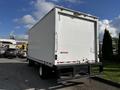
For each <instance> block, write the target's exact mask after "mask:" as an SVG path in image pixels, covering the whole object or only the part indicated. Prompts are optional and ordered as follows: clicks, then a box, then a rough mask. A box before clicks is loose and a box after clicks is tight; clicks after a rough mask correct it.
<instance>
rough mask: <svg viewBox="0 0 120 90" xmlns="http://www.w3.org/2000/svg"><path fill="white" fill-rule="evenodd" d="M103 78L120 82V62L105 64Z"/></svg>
mask: <svg viewBox="0 0 120 90" xmlns="http://www.w3.org/2000/svg"><path fill="white" fill-rule="evenodd" d="M103 78H104V79H107V80H111V81H114V82H117V83H120V64H118V63H109V64H106V65H104V71H103Z"/></svg>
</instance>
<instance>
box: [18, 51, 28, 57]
mask: <svg viewBox="0 0 120 90" xmlns="http://www.w3.org/2000/svg"><path fill="white" fill-rule="evenodd" d="M17 56H18V57H19V58H26V57H27V54H26V51H25V50H19V51H18V53H17Z"/></svg>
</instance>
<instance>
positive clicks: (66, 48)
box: [27, 7, 99, 67]
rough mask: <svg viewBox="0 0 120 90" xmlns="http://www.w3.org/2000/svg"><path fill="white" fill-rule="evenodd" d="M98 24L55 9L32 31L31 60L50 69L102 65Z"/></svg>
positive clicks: (87, 16) (75, 13) (88, 17)
mask: <svg viewBox="0 0 120 90" xmlns="http://www.w3.org/2000/svg"><path fill="white" fill-rule="evenodd" d="M97 22H98V19H97V18H96V17H95V16H92V15H90V14H85V13H81V12H76V11H73V10H69V9H66V8H61V7H55V8H54V9H52V10H51V11H50V12H49V13H48V14H46V15H45V16H44V17H43V18H42V19H41V20H40V21H39V22H38V23H37V24H36V25H34V26H33V27H32V28H31V29H30V30H29V41H28V56H27V57H28V59H29V60H33V61H35V62H38V63H40V64H44V65H46V66H49V67H53V66H56V67H57V66H58V67H59V66H72V65H81V64H82V65H83V64H88V63H89V64H94V63H99V59H98V45H99V44H98V35H97Z"/></svg>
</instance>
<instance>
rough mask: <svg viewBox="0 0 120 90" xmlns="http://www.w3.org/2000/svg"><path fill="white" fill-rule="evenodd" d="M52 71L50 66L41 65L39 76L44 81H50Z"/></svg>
mask: <svg viewBox="0 0 120 90" xmlns="http://www.w3.org/2000/svg"><path fill="white" fill-rule="evenodd" d="M51 72H52V71H51V69H50V68H49V67H48V66H45V65H40V66H39V76H40V77H41V78H42V79H48V78H50V76H51Z"/></svg>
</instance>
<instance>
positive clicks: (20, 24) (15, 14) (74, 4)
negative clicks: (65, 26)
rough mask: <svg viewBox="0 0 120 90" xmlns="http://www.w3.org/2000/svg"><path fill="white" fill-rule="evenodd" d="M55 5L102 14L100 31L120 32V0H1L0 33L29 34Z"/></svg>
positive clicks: (114, 34)
mask: <svg viewBox="0 0 120 90" xmlns="http://www.w3.org/2000/svg"><path fill="white" fill-rule="evenodd" d="M55 5H60V6H63V7H66V8H70V9H74V10H77V11H80V12H85V13H89V14H92V15H95V16H97V17H99V32H100V35H102V34H103V32H104V29H105V27H107V28H108V29H109V31H110V33H111V35H112V36H113V37H116V36H117V34H118V33H119V32H120V0H0V35H8V34H10V32H14V33H15V34H17V35H18V34H25V33H26V32H27V30H28V29H29V28H31V27H32V26H33V25H34V24H35V23H36V22H37V21H38V20H39V19H40V18H42V17H43V16H44V15H45V14H46V13H47V12H48V11H49V10H51V9H52V8H53V7H54V6H55Z"/></svg>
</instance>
